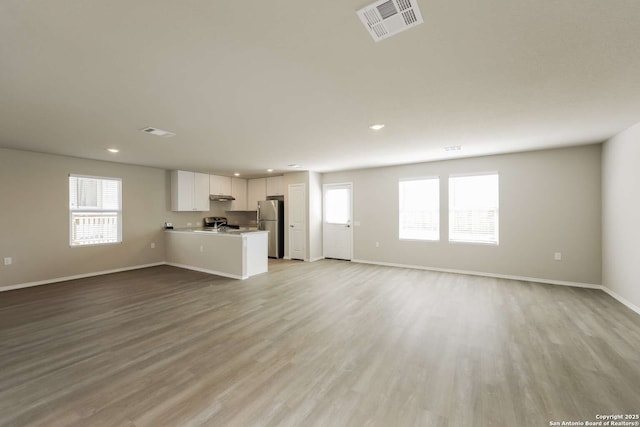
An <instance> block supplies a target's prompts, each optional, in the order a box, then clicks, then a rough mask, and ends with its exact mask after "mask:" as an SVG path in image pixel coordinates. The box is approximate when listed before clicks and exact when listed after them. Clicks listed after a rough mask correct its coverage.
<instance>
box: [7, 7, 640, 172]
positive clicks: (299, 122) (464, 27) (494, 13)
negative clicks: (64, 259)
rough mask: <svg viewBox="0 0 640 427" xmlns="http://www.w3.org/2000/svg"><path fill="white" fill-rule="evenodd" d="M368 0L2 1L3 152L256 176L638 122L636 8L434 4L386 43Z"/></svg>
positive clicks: (473, 150) (527, 143) (477, 148)
mask: <svg viewBox="0 0 640 427" xmlns="http://www.w3.org/2000/svg"><path fill="white" fill-rule="evenodd" d="M367 3H368V2H366V1H365V2H361V1H355V0H343V1H339V2H335V1H313V2H311V1H305V0H275V1H270V2H260V1H256V2H248V3H247V2H222V1H211V0H208V1H204V0H202V1H201V0H185V1H175V0H171V1H168V0H153V1H151V0H136V1H130V0H127V1H123V0H110V1H87V0H65V1H49V2H46V1H33V0H3V1H2V2H0V60H1V61H2V62H1V64H0V147H6V148H15V149H23V150H31V151H39V152H47V153H56V154H63V155H72V156H78V157H85V158H92V159H103V160H112V161H118V162H124V163H132V164H140V165H148V166H155V167H162V168H167V169H187V170H196V171H202V172H216V173H223V174H229V173H232V172H236V171H239V172H241V173H243V174H244V175H246V176H252V175H253V176H255V175H260V174H264V171H265V169H267V168H273V169H276V171H278V172H282V171H287V170H289V168H287V165H288V164H291V163H298V164H300V165H302V168H303V169H308V170H314V171H319V172H325V171H333V170H342V169H351V168H360V167H371V166H380V165H388V164H399V163H410V162H418V161H429V160H436V159H442V158H449V157H457V156H476V155H484V154H493V153H504V152H514V151H523V150H534V149H541V148H548V147H560V146H565V145H577V144H585V143H593V142H600V141H603V140H604V139H606V138H608V137H610V136H612V135H614V134H616V133H618V132H620V131H621V130H623V129H625V128H627V127H629V126H631V125H632V124H634V123H636V122H638V121H640V78H639V77H638V76H639V75H640V71H639V70H640V24H639V23H640V2H638V1H637V0H613V1H606V2H603V1H602V0H597V1H595V0H558V1H542V2H541V1H533V0H529V1H528V0H487V1H483V2H477V1H472V0H461V1H458V2H447V1H444V0H434V1H426V0H419V5H420V9H421V11H422V15H423V17H424V20H425V23H424V24H423V25H421V26H419V27H416V28H413V29H411V30H408V31H405V32H403V33H401V34H399V35H397V36H394V37H392V38H389V39H387V40H383V41H381V42H379V43H374V42H373V40H372V39H371V37H370V36H369V34H368V33H367V31H366V30H365V29H364V27H363V26H362V24H361V23H360V21H359V19H358V17H357V15H356V13H355V10H357V9H359V8H360V7H362V6H364V5H365V4H367ZM373 123H384V124H386V127H385V128H384V129H383V130H381V131H378V132H374V131H372V130H370V129H369V128H368V126H369V125H370V124H373ZM146 126H154V127H158V128H161V129H165V130H168V131H171V132H175V133H177V136H176V137H174V138H167V139H165V138H158V137H154V136H151V135H147V134H144V133H142V132H140V131H139V129H142V128H144V127H146ZM451 145H461V146H462V150H461V151H459V152H446V151H445V150H444V149H443V147H445V146H451ZM108 147H116V148H119V149H120V150H121V152H120V153H119V154H117V155H112V154H109V153H108V152H106V150H105V149H106V148H108Z"/></svg>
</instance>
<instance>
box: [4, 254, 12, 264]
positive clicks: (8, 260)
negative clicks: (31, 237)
mask: <svg viewBox="0 0 640 427" xmlns="http://www.w3.org/2000/svg"><path fill="white" fill-rule="evenodd" d="M11 264H13V259H12V258H11V257H10V256H8V257H5V258H4V265H11Z"/></svg>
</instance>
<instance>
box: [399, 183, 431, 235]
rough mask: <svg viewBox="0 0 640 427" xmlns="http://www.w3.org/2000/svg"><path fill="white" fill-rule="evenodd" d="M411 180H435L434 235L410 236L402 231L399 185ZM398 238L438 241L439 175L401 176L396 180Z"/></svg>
mask: <svg viewBox="0 0 640 427" xmlns="http://www.w3.org/2000/svg"><path fill="white" fill-rule="evenodd" d="M412 181H436V188H437V194H436V209H434V210H433V213H435V216H436V228H437V229H436V231H435V235H434V237H417V236H415V235H414V236H410V235H408V234H405V233H406V231H405V233H403V228H402V225H403V218H402V215H403V212H402V208H403V207H402V206H401V203H402V195H401V191H402V190H401V186H402V183H403V182H412ZM398 239H399V240H417V241H421V242H438V241H440V176H423V177H415V178H401V179H399V180H398Z"/></svg>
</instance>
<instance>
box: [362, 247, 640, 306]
mask: <svg viewBox="0 0 640 427" xmlns="http://www.w3.org/2000/svg"><path fill="white" fill-rule="evenodd" d="M352 261H353V262H359V263H362V264H373V265H383V266H386V267H399V268H413V269H417V270H427V271H437V272H441V273H456V274H468V275H470V276H483V277H495V278H498V279H509V280H519V281H524V282H535V283H545V284H549V285H560V286H572V287H574V288H587V289H599V290H601V291H603V292H605V293H607V294H609V295H610V296H611V297H612V298H613V299H615V300H617V301H618V302H620V303H621V304H623V305H625V306H627V307H628V308H630V309H631V310H633V311H635V312H636V313H638V314H640V307H638V306H637V305H635V304H633V303H632V302H631V301H629V300H628V299H626V298H624V297H622V296H620V295H618V294H617V293H615V292H614V291H612V290H611V289H609V288H608V287H606V286H604V285H595V284H592V283H580V282H567V281H564V280H551V279H540V278H537V277H524V276H511V275H507V274H496V273H483V272H479V271H467V270H454V269H448V268H434V267H425V266H422V265H409V264H396V263H391V262H380V261H367V260H362V259H354V260H352Z"/></svg>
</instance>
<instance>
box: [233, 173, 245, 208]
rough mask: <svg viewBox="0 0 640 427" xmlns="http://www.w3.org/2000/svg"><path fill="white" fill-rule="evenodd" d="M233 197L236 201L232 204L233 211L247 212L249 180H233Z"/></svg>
mask: <svg viewBox="0 0 640 427" xmlns="http://www.w3.org/2000/svg"><path fill="white" fill-rule="evenodd" d="M231 195H232V196H233V197H235V200H234V201H232V202H231V210H232V211H246V210H247V180H246V179H244V178H231Z"/></svg>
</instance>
